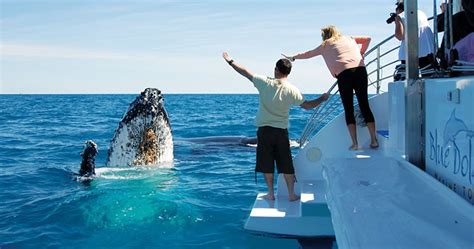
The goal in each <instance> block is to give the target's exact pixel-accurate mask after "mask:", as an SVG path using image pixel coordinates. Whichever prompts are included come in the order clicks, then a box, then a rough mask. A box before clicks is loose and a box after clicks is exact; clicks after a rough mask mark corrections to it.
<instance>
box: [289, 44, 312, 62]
mask: <svg viewBox="0 0 474 249" xmlns="http://www.w3.org/2000/svg"><path fill="white" fill-rule="evenodd" d="M318 55H321V46H318V47H317V48H315V49H313V50H309V51H306V52H304V53H301V54H297V55H294V56H285V57H286V58H287V59H289V60H291V61H294V60H296V59H298V60H301V59H309V58H313V57H315V56H318Z"/></svg>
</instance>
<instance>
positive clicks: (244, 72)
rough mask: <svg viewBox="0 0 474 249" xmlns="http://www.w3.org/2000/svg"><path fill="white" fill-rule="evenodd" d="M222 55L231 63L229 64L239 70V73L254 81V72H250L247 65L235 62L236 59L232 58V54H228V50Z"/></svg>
mask: <svg viewBox="0 0 474 249" xmlns="http://www.w3.org/2000/svg"><path fill="white" fill-rule="evenodd" d="M222 57H223V58H224V60H225V61H226V62H227V63H229V65H230V66H231V67H232V68H233V69H234V70H235V71H236V72H237V73H239V74H240V75H242V76H244V77H245V78H247V79H249V80H250V81H252V79H253V73H252V72H250V71H249V70H247V69H246V68H245V67H243V66H241V65H239V64H237V63H235V62H234V60H232V58H230V56H229V55H228V54H227V52H224V53H222Z"/></svg>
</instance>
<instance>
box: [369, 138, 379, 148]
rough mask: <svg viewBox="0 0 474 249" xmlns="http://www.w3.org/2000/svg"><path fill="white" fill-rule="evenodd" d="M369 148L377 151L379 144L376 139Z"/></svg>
mask: <svg viewBox="0 0 474 249" xmlns="http://www.w3.org/2000/svg"><path fill="white" fill-rule="evenodd" d="M369 146H370V148H372V149H377V148H378V147H379V142H378V141H377V139H375V141H372V142H371V143H370V145H369Z"/></svg>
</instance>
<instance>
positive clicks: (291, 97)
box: [252, 75, 304, 129]
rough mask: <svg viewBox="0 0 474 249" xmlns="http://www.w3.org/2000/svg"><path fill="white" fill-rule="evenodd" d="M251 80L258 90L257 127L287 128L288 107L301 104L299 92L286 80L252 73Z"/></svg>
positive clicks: (301, 98)
mask: <svg viewBox="0 0 474 249" xmlns="http://www.w3.org/2000/svg"><path fill="white" fill-rule="evenodd" d="M252 82H253V84H254V86H255V88H257V90H258V92H259V99H260V104H259V108H258V112H257V117H256V118H255V124H256V126H257V127H262V126H271V127H275V128H281V129H287V128H288V117H289V112H290V108H291V106H293V105H301V104H302V103H303V102H304V97H303V95H302V94H301V92H300V91H299V90H298V88H296V87H295V86H293V85H292V84H290V83H289V82H288V81H286V80H279V79H275V78H270V77H267V76H261V75H254V77H253V79H252Z"/></svg>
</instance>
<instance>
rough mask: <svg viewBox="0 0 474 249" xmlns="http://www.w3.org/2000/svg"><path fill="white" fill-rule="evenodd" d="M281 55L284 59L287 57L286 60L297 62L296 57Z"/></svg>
mask: <svg viewBox="0 0 474 249" xmlns="http://www.w3.org/2000/svg"><path fill="white" fill-rule="evenodd" d="M281 55H282V56H283V57H285V59H288V60H290V61H291V62H293V61H295V59H296V58H295V57H294V56H287V55H285V54H281Z"/></svg>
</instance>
